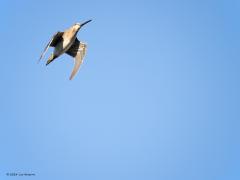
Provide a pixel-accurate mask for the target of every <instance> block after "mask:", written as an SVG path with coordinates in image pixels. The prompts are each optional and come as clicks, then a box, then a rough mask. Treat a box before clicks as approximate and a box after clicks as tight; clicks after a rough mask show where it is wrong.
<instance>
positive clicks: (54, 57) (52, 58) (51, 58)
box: [46, 53, 56, 66]
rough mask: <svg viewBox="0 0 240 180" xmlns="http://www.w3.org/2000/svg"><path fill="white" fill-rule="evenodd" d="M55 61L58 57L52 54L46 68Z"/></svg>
mask: <svg viewBox="0 0 240 180" xmlns="http://www.w3.org/2000/svg"><path fill="white" fill-rule="evenodd" d="M54 59H56V56H55V55H54V54H53V53H52V54H51V56H50V57H49V58H48V60H47V63H46V66H47V65H48V64H50V63H51V62H52V61H53V60H54Z"/></svg>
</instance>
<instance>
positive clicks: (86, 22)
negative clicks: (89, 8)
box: [81, 20, 92, 26]
mask: <svg viewBox="0 0 240 180" xmlns="http://www.w3.org/2000/svg"><path fill="white" fill-rule="evenodd" d="M91 21H92V20H88V21H86V22H84V23H82V24H81V26H84V25H85V24H87V23H89V22H91Z"/></svg>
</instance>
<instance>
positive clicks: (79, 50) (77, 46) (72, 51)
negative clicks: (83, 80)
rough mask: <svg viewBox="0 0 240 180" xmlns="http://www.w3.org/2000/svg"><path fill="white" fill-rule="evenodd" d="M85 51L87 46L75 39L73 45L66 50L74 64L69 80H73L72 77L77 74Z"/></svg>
mask: <svg viewBox="0 0 240 180" xmlns="http://www.w3.org/2000/svg"><path fill="white" fill-rule="evenodd" d="M86 49H87V45H86V44H84V43H82V42H80V41H79V40H78V39H77V38H76V40H75V42H74V43H73V45H72V46H71V47H70V48H69V49H68V50H67V52H66V53H67V54H68V55H70V56H72V57H74V60H75V64H74V68H73V70H72V74H71V76H70V78H69V79H70V80H72V79H73V77H74V76H75V75H76V73H77V72H78V69H79V67H80V65H81V64H82V62H83V58H84V56H85V54H86Z"/></svg>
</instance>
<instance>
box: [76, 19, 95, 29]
mask: <svg viewBox="0 0 240 180" xmlns="http://www.w3.org/2000/svg"><path fill="white" fill-rule="evenodd" d="M91 21H92V20H88V21H85V22H84V23H76V24H74V25H73V26H74V28H75V30H76V31H79V29H80V28H82V27H83V26H84V25H85V24H87V23H89V22H91Z"/></svg>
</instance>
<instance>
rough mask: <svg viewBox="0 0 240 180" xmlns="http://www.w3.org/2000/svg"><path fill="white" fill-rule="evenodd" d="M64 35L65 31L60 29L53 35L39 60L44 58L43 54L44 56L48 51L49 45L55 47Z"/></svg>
mask: <svg viewBox="0 0 240 180" xmlns="http://www.w3.org/2000/svg"><path fill="white" fill-rule="evenodd" d="M62 35H63V32H60V31H59V32H56V33H55V34H54V35H53V36H52V38H51V40H50V41H49V42H48V44H47V45H46V47H45V48H44V51H43V52H42V54H41V56H40V58H39V60H38V62H39V61H40V60H41V59H42V58H43V56H44V55H45V53H46V52H47V50H48V48H49V46H51V47H55V46H56V44H57V43H58V42H59V41H60V40H61V39H62Z"/></svg>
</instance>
